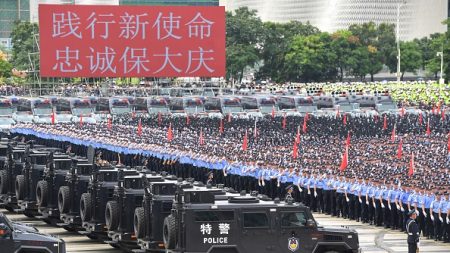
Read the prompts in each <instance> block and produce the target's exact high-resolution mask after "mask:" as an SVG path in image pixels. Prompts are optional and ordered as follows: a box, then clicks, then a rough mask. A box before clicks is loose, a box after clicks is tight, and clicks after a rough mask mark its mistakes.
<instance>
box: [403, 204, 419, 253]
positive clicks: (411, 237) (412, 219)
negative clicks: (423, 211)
mask: <svg viewBox="0 0 450 253" xmlns="http://www.w3.org/2000/svg"><path fill="white" fill-rule="evenodd" d="M408 216H409V219H408V220H407V221H406V232H407V233H408V253H417V252H419V245H420V243H419V226H418V225H417V223H416V218H417V213H416V210H415V209H412V210H411V211H409V212H408Z"/></svg>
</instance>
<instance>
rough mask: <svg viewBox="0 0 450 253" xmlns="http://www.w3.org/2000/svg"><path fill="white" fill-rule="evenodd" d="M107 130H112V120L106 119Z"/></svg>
mask: <svg viewBox="0 0 450 253" xmlns="http://www.w3.org/2000/svg"><path fill="white" fill-rule="evenodd" d="M108 129H109V130H111V129H112V119H111V118H108Z"/></svg>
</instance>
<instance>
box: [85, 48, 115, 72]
mask: <svg viewBox="0 0 450 253" xmlns="http://www.w3.org/2000/svg"><path fill="white" fill-rule="evenodd" d="M90 50H91V53H92V55H89V56H87V58H89V70H90V71H91V73H95V72H97V71H100V73H102V74H103V73H105V72H106V71H111V72H112V73H116V66H115V65H113V64H114V59H115V57H116V51H114V49H113V48H110V47H105V50H104V51H103V52H101V51H97V52H95V50H94V49H93V48H92V47H90Z"/></svg>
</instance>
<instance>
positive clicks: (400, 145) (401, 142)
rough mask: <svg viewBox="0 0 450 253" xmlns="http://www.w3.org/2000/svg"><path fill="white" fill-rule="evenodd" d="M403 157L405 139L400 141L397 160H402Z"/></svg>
mask: <svg viewBox="0 0 450 253" xmlns="http://www.w3.org/2000/svg"><path fill="white" fill-rule="evenodd" d="M402 155H403V139H400V142H399V143H398V149H397V158H398V159H402Z"/></svg>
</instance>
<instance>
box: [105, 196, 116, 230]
mask: <svg viewBox="0 0 450 253" xmlns="http://www.w3.org/2000/svg"><path fill="white" fill-rule="evenodd" d="M105 223H106V227H107V228H108V230H109V231H113V230H115V229H116V228H117V227H118V226H119V205H118V204H117V201H108V203H106V208H105Z"/></svg>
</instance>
